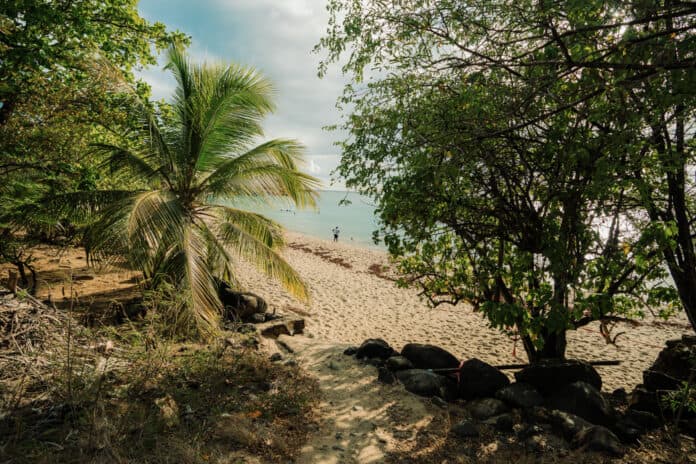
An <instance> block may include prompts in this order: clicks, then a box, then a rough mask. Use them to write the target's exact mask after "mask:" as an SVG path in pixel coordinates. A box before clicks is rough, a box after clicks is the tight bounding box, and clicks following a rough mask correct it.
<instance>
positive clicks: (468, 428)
mask: <svg viewBox="0 0 696 464" xmlns="http://www.w3.org/2000/svg"><path fill="white" fill-rule="evenodd" d="M450 433H451V434H452V435H454V436H456V437H459V438H472V437H478V436H479V431H478V427H476V424H474V423H473V422H472V421H470V420H468V419H464V420H463V421H461V422H459V423H458V424H456V425H454V426H453V427H452V428H451V429H450Z"/></svg>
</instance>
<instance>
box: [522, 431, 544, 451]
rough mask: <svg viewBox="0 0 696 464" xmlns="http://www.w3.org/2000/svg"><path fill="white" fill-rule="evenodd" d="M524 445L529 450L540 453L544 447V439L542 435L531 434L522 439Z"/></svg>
mask: <svg viewBox="0 0 696 464" xmlns="http://www.w3.org/2000/svg"><path fill="white" fill-rule="evenodd" d="M524 447H525V448H527V449H528V450H529V451H532V452H535V453H541V452H542V451H544V450H545V449H546V439H545V438H544V437H543V436H542V435H532V436H530V437H528V438H527V439H526V440H524Z"/></svg>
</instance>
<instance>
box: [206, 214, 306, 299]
mask: <svg viewBox="0 0 696 464" xmlns="http://www.w3.org/2000/svg"><path fill="white" fill-rule="evenodd" d="M217 235H218V237H219V239H220V240H221V241H222V242H223V243H224V244H225V246H226V247H227V249H229V250H230V251H231V252H232V253H234V254H235V255H236V256H238V257H240V258H241V259H243V260H245V261H248V262H249V263H251V264H253V265H255V266H256V267H257V268H258V269H259V270H261V271H262V272H263V273H264V274H266V275H267V276H268V277H270V278H272V279H274V280H277V281H279V282H280V283H281V284H282V285H283V287H285V289H286V290H287V291H288V292H290V294H292V295H293V296H295V297H296V298H298V299H299V300H301V301H309V290H308V288H307V285H306V284H305V283H304V281H303V280H302V278H301V277H300V275H299V274H298V273H297V272H296V271H295V270H294V269H293V268H292V267H291V266H290V265H289V264H288V263H287V262H286V261H285V260H284V259H283V258H282V257H281V256H280V255H279V254H278V253H277V252H276V251H274V250H273V249H271V248H270V247H268V246H266V244H264V243H263V242H261V241H260V240H258V239H256V238H255V237H253V236H252V235H250V234H248V233H247V232H245V231H244V230H242V229H241V228H240V227H238V226H237V225H235V224H233V223H230V222H225V223H221V224H219V226H218V234H217Z"/></svg>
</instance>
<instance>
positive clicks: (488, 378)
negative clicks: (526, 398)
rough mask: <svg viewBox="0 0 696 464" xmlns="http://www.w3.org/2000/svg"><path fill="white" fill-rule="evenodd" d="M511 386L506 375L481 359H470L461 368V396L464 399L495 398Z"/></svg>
mask: <svg viewBox="0 0 696 464" xmlns="http://www.w3.org/2000/svg"><path fill="white" fill-rule="evenodd" d="M509 384H510V380H509V379H508V378H507V376H506V375H505V374H503V373H502V372H500V371H499V370H498V369H496V368H495V367H493V366H491V365H490V364H488V363H485V362H483V361H481V360H479V359H476V358H474V359H469V360H468V361H466V362H464V363H463V364H462V365H461V367H460V368H459V396H460V397H461V398H464V399H471V398H480V397H488V396H493V395H494V394H495V392H496V391H498V390H499V389H500V388H503V387H505V386H506V385H509Z"/></svg>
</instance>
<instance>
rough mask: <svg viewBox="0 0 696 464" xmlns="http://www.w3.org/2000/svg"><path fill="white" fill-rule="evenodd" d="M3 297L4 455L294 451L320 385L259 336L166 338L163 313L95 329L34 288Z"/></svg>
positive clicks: (146, 456) (220, 456)
mask: <svg viewBox="0 0 696 464" xmlns="http://www.w3.org/2000/svg"><path fill="white" fill-rule="evenodd" d="M1 298H3V300H2V302H0V318H1V319H2V328H3V333H2V338H1V339H0V368H1V372H2V375H1V376H0V437H2V438H1V439H0V441H1V443H0V457H1V458H2V459H3V461H6V460H10V461H11V462H26V463H29V462H31V463H41V462H45V463H49V462H50V463H53V462H66V463H67V462H133V463H135V462H138V463H146V462H152V463H162V462H172V463H174V462H176V463H206V462H237V461H236V459H239V458H242V457H244V456H248V455H254V456H258V457H262V458H264V459H267V460H269V461H273V462H278V461H281V460H283V459H292V457H293V456H294V455H295V454H296V453H297V451H298V449H299V446H300V445H301V444H302V443H303V441H304V439H305V436H306V434H307V425H308V421H309V420H310V419H311V407H312V404H313V402H314V401H315V399H316V392H317V390H316V385H315V383H314V381H312V380H309V379H308V378H306V377H304V376H303V375H302V374H301V373H300V371H299V370H298V368H297V367H296V366H284V365H279V364H272V363H270V362H269V361H268V359H267V357H266V356H264V355H263V354H262V353H259V352H258V351H257V350H256V349H255V348H254V344H253V343H250V342H251V341H252V340H251V339H250V336H249V335H242V334H238V333H236V332H227V333H223V334H222V337H221V338H218V339H216V340H215V341H213V342H212V343H210V344H207V345H200V344H191V343H177V342H174V341H168V340H167V339H166V338H163V337H160V336H156V335H155V334H156V333H157V329H156V327H154V325H156V323H157V322H156V320H149V321H147V322H142V323H139V324H133V323H128V324H125V325H122V326H120V327H118V328H116V327H114V326H102V327H99V328H87V327H85V326H83V325H81V324H79V323H78V322H77V320H76V319H77V317H79V315H80V314H81V313H82V312H83V310H84V308H79V307H76V308H74V310H73V311H70V312H64V311H60V310H55V309H51V308H49V307H46V306H43V305H41V304H40V303H38V302H37V301H36V300H34V299H33V298H31V297H30V296H28V295H26V296H18V297H16V298H14V297H11V294H8V293H7V292H5V293H4V294H3V295H2V296H1Z"/></svg>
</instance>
